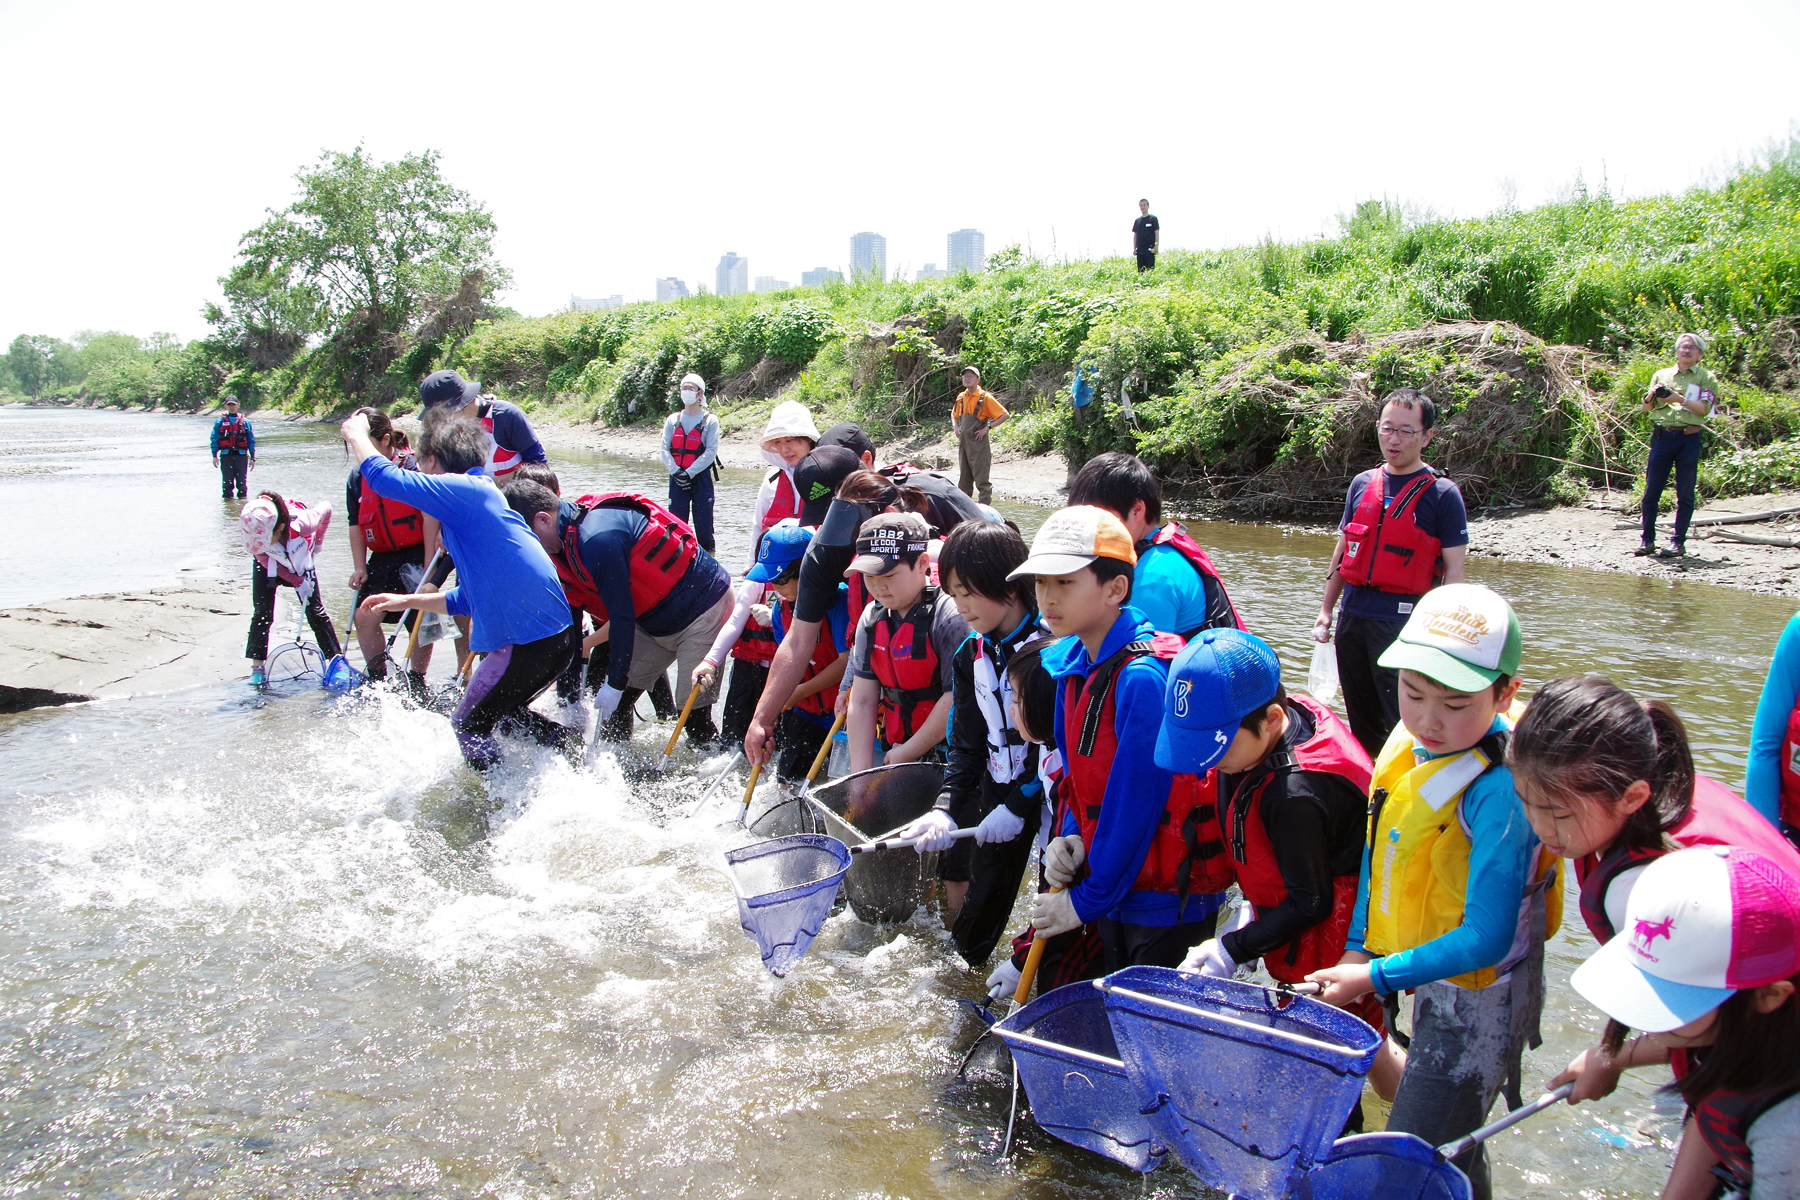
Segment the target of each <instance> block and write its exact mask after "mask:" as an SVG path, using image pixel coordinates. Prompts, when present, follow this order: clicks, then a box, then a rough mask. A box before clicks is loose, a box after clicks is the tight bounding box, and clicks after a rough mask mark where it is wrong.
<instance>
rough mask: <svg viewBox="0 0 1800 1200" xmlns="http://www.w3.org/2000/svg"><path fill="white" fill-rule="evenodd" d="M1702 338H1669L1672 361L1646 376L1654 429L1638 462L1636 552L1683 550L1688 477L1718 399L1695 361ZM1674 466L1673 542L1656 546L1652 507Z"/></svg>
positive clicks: (1689, 511) (1675, 553)
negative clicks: (1640, 500)
mask: <svg viewBox="0 0 1800 1200" xmlns="http://www.w3.org/2000/svg"><path fill="white" fill-rule="evenodd" d="M1705 353H1706V339H1705V338H1703V337H1701V336H1700V335H1699V334H1697V333H1684V334H1682V335H1681V336H1680V337H1677V338H1676V339H1675V365H1674V366H1672V367H1664V368H1663V369H1662V370H1660V371H1658V372H1657V373H1656V374H1655V375H1652V376H1651V377H1650V391H1649V392H1648V393H1647V394H1646V395H1645V396H1644V411H1645V412H1647V413H1649V414H1650V423H1651V424H1652V425H1654V426H1655V427H1656V428H1655V429H1654V430H1653V431H1652V432H1651V434H1650V460H1649V461H1648V462H1646V463H1645V464H1644V534H1643V537H1642V539H1641V540H1639V542H1638V548H1637V549H1636V550H1634V551H1633V552H1632V553H1634V554H1637V555H1640V556H1641V555H1645V554H1654V555H1656V556H1657V557H1658V558H1680V557H1681V556H1682V555H1683V554H1686V553H1687V531H1688V522H1689V521H1691V520H1693V518H1694V481H1695V478H1696V477H1697V476H1698V475H1699V473H1700V450H1701V446H1702V443H1703V442H1705V440H1706V439H1705V438H1704V437H1702V436H1701V431H1702V430H1704V429H1705V428H1706V420H1707V418H1708V417H1710V416H1712V413H1713V405H1714V404H1715V403H1717V401H1718V397H1719V381H1718V380H1716V379H1714V378H1713V373H1712V372H1711V371H1709V370H1707V369H1706V368H1705V367H1703V366H1701V365H1700V358H1701V356H1702V355H1704V354H1705ZM1671 467H1673V468H1674V470H1675V540H1674V541H1672V542H1670V543H1669V547H1668V549H1666V550H1658V549H1657V548H1656V516H1657V513H1656V510H1657V508H1658V506H1659V505H1660V504H1661V503H1662V494H1663V488H1664V487H1665V486H1666V485H1667V484H1668V482H1669V469H1670V468H1671Z"/></svg>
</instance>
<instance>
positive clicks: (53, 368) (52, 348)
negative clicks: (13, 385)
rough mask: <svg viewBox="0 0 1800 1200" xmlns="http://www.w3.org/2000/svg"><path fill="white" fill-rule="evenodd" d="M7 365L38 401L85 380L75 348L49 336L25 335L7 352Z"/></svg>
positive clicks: (39, 334)
mask: <svg viewBox="0 0 1800 1200" xmlns="http://www.w3.org/2000/svg"><path fill="white" fill-rule="evenodd" d="M6 365H7V366H8V367H9V368H11V370H12V375H13V378H14V379H16V380H18V381H19V386H20V387H21V388H22V389H24V392H25V394H26V395H27V396H30V397H31V398H32V399H34V400H35V399H36V398H38V397H39V396H42V395H44V393H46V392H54V391H56V389H58V388H60V387H63V386H64V385H66V384H70V383H75V382H78V381H79V380H80V379H81V363H80V358H79V356H78V355H77V354H76V352H75V347H73V346H71V345H69V343H67V342H65V341H63V340H62V339H61V338H53V337H50V336H49V335H47V334H42V333H33V334H26V333H21V334H20V335H19V336H18V337H16V338H14V339H13V341H12V346H11V347H9V348H8V350H7V353H6Z"/></svg>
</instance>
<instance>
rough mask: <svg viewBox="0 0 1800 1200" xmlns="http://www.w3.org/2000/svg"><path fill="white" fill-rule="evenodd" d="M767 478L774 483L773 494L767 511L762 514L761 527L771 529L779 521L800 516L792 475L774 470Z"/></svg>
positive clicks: (797, 495)
mask: <svg viewBox="0 0 1800 1200" xmlns="http://www.w3.org/2000/svg"><path fill="white" fill-rule="evenodd" d="M769 478H771V479H773V480H774V481H775V494H774V495H773V496H771V497H769V511H768V512H766V513H764V514H763V519H762V527H763V528H764V529H771V528H773V527H774V526H775V524H776V523H777V522H779V521H785V520H787V519H788V518H789V517H794V518H796V519H798V518H799V516H800V493H799V492H796V491H795V490H794V474H793V472H792V471H784V470H782V469H781V468H780V467H777V468H775V472H774V474H772V475H770V476H769Z"/></svg>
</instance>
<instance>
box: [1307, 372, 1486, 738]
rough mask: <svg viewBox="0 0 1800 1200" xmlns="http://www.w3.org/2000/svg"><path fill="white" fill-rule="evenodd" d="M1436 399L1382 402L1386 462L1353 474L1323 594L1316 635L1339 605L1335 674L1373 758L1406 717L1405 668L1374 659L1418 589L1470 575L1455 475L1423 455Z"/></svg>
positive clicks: (1325, 630)
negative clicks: (1466, 568)
mask: <svg viewBox="0 0 1800 1200" xmlns="http://www.w3.org/2000/svg"><path fill="white" fill-rule="evenodd" d="M1436 423H1437V406H1436V405H1435V404H1433V403H1432V401H1431V397H1429V396H1427V395H1425V394H1424V393H1422V392H1418V391H1414V390H1413V389H1412V388H1401V389H1400V390H1399V391H1396V392H1391V393H1389V395H1388V398H1387V399H1386V400H1385V401H1383V402H1382V406H1381V417H1380V420H1379V423H1378V424H1377V425H1376V430H1375V431H1376V433H1377V434H1378V435H1379V437H1380V441H1381V457H1382V459H1383V463H1382V465H1381V466H1379V467H1376V468H1375V469H1374V470H1372V471H1364V472H1363V473H1362V474H1361V475H1358V476H1357V477H1356V478H1355V479H1352V480H1351V481H1350V491H1349V494H1348V495H1346V496H1345V497H1344V517H1343V520H1342V521H1341V522H1339V524H1338V529H1339V531H1340V532H1339V533H1338V542H1337V549H1336V550H1334V551H1332V554H1331V569H1330V570H1328V571H1327V572H1326V573H1325V600H1324V602H1323V603H1322V604H1321V605H1320V606H1319V617H1318V620H1316V621H1314V622H1313V636H1314V637H1315V638H1317V639H1318V640H1319V641H1321V642H1329V641H1330V640H1331V621H1332V610H1333V609H1334V608H1335V607H1336V605H1337V601H1338V596H1339V595H1340V594H1342V596H1343V600H1344V606H1343V610H1342V611H1341V612H1340V613H1339V614H1338V623H1337V624H1338V628H1337V660H1338V678H1339V679H1340V680H1341V681H1342V684H1343V688H1344V712H1345V715H1346V716H1348V717H1349V719H1350V732H1352V733H1354V734H1355V735H1356V740H1357V741H1359V742H1361V743H1362V744H1363V748H1364V749H1365V750H1367V751H1368V752H1369V757H1370V758H1374V757H1376V756H1377V755H1379V754H1380V753H1381V747H1382V744H1383V743H1384V742H1386V741H1387V736H1388V734H1389V733H1390V732H1392V730H1393V728H1394V726H1395V725H1396V724H1397V723H1398V722H1399V720H1400V676H1399V672H1397V671H1394V670H1392V669H1391V668H1388V667H1383V666H1381V665H1380V664H1379V663H1378V662H1377V661H1376V660H1377V659H1379V658H1380V657H1381V654H1382V651H1384V650H1386V649H1387V648H1388V646H1389V645H1391V644H1392V643H1393V641H1394V639H1395V638H1396V637H1398V636H1400V631H1401V630H1402V629H1403V628H1405V626H1406V621H1407V618H1408V617H1410V616H1411V615H1412V611H1413V607H1414V606H1415V605H1416V604H1418V602H1419V598H1420V597H1421V596H1423V595H1424V594H1425V593H1426V592H1428V591H1430V590H1431V589H1432V588H1434V587H1436V586H1438V585H1439V584H1441V583H1461V582H1462V581H1463V558H1464V556H1465V555H1466V554H1467V553H1468V547H1469V514H1468V512H1467V511H1466V510H1465V509H1464V507H1463V498H1462V492H1460V491H1459V490H1457V487H1456V484H1454V483H1452V482H1451V481H1450V480H1448V479H1445V478H1443V477H1442V476H1440V475H1439V474H1438V473H1437V471H1436V470H1434V469H1433V468H1431V467H1429V466H1427V465H1426V464H1425V458H1424V455H1425V447H1427V446H1429V445H1430V444H1431V438H1432V433H1433V429H1432V426H1434V425H1435V424H1436Z"/></svg>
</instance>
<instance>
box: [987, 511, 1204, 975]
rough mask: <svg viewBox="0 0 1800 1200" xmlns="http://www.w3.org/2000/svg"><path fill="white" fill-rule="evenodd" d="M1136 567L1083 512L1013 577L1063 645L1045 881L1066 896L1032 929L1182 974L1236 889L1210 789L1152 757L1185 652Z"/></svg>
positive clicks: (1101, 522) (1121, 543)
mask: <svg viewBox="0 0 1800 1200" xmlns="http://www.w3.org/2000/svg"><path fill="white" fill-rule="evenodd" d="M1136 564H1137V552H1136V551H1135V550H1133V549H1132V544H1131V534H1130V533H1128V532H1127V531H1126V529H1125V526H1124V525H1123V524H1122V523H1121V522H1120V521H1119V518H1117V517H1115V516H1114V515H1113V514H1112V513H1110V512H1108V511H1106V510H1105V509H1103V508H1095V507H1090V506H1077V507H1074V508H1065V509H1063V510H1061V511H1060V512H1057V513H1054V514H1052V515H1051V517H1050V519H1049V520H1047V521H1045V522H1044V524H1043V526H1042V527H1041V528H1040V529H1039V530H1038V533H1037V537H1036V538H1034V539H1033V541H1032V544H1031V557H1030V558H1028V559H1026V560H1025V562H1024V563H1022V564H1021V565H1020V566H1019V567H1018V568H1017V569H1016V570H1015V571H1014V572H1013V573H1014V574H1015V575H1034V576H1036V577H1037V598H1038V608H1039V610H1040V611H1041V612H1042V613H1043V623H1044V625H1045V626H1047V627H1048V628H1049V630H1050V632H1051V633H1053V634H1055V635H1057V637H1059V638H1060V639H1061V640H1060V641H1059V642H1057V643H1056V644H1055V645H1054V646H1052V647H1051V648H1050V649H1048V650H1046V651H1044V654H1043V663H1044V668H1045V670H1047V671H1048V672H1049V673H1050V675H1051V677H1052V678H1054V679H1056V680H1057V682H1058V686H1059V690H1058V693H1057V698H1056V719H1055V738H1056V744H1057V746H1058V747H1059V748H1061V750H1062V755H1063V763H1064V769H1065V771H1066V772H1067V776H1066V780H1065V783H1064V788H1065V793H1066V795H1067V797H1068V799H1067V805H1066V807H1065V809H1064V811H1063V814H1062V816H1061V817H1060V824H1059V827H1058V828H1057V830H1056V833H1057V835H1058V836H1056V837H1055V838H1054V839H1053V840H1052V841H1051V842H1050V844H1049V846H1048V848H1047V849H1046V851H1045V854H1044V878H1045V879H1046V880H1047V881H1048V882H1049V883H1051V884H1052V885H1054V886H1057V887H1061V888H1063V889H1065V890H1063V891H1060V892H1046V893H1043V894H1041V895H1039V896H1038V897H1037V899H1036V900H1035V901H1034V902H1033V904H1032V906H1031V920H1032V924H1033V925H1034V926H1035V927H1036V930H1037V936H1039V937H1047V936H1051V935H1054V934H1058V933H1063V932H1066V931H1069V930H1073V929H1076V928H1079V927H1080V926H1082V925H1084V924H1089V923H1096V924H1098V925H1099V931H1100V940H1101V944H1102V947H1103V950H1104V958H1105V962H1106V969H1107V970H1108V971H1116V970H1119V969H1121V968H1124V967H1128V966H1134V965H1150V966H1161V967H1173V966H1175V965H1176V964H1177V963H1179V962H1181V960H1182V959H1183V958H1185V957H1186V956H1187V952H1188V949H1189V948H1190V947H1192V946H1195V945H1198V944H1199V943H1200V942H1203V941H1205V940H1206V939H1207V938H1209V937H1211V936H1212V934H1213V927H1214V924H1215V922H1216V921H1217V919H1218V910H1219V906H1220V905H1221V904H1222V903H1223V902H1224V899H1225V897H1224V891H1225V889H1226V887H1228V886H1229V885H1230V882H1231V871H1230V867H1229V865H1228V864H1227V862H1226V860H1225V847H1224V845H1223V844H1222V843H1221V842H1220V840H1219V830H1218V821H1217V819H1216V818H1215V816H1214V799H1215V794H1214V781H1213V780H1212V778H1211V777H1210V776H1208V777H1207V778H1205V779H1201V778H1197V777H1195V776H1192V775H1176V774H1174V773H1172V772H1170V771H1168V770H1166V769H1164V768H1163V767H1160V766H1158V765H1157V764H1156V760H1155V757H1154V755H1152V754H1148V753H1145V751H1146V750H1150V749H1153V748H1154V746H1155V745H1156V734H1157V731H1158V730H1159V729H1160V728H1161V727H1162V714H1163V689H1164V684H1165V683H1166V682H1167V678H1168V664H1169V660H1170V659H1172V658H1174V657H1175V654H1176V652H1177V651H1179V650H1180V649H1181V639H1180V638H1177V637H1174V636H1172V635H1160V636H1159V635H1158V634H1157V632H1156V630H1155V629H1154V628H1152V626H1151V624H1150V622H1149V621H1148V620H1146V619H1145V617H1144V615H1143V613H1141V612H1139V611H1138V610H1137V609H1135V608H1133V607H1131V605H1130V600H1131V587H1132V578H1131V577H1132V569H1133V568H1134V567H1135V566H1136Z"/></svg>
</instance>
